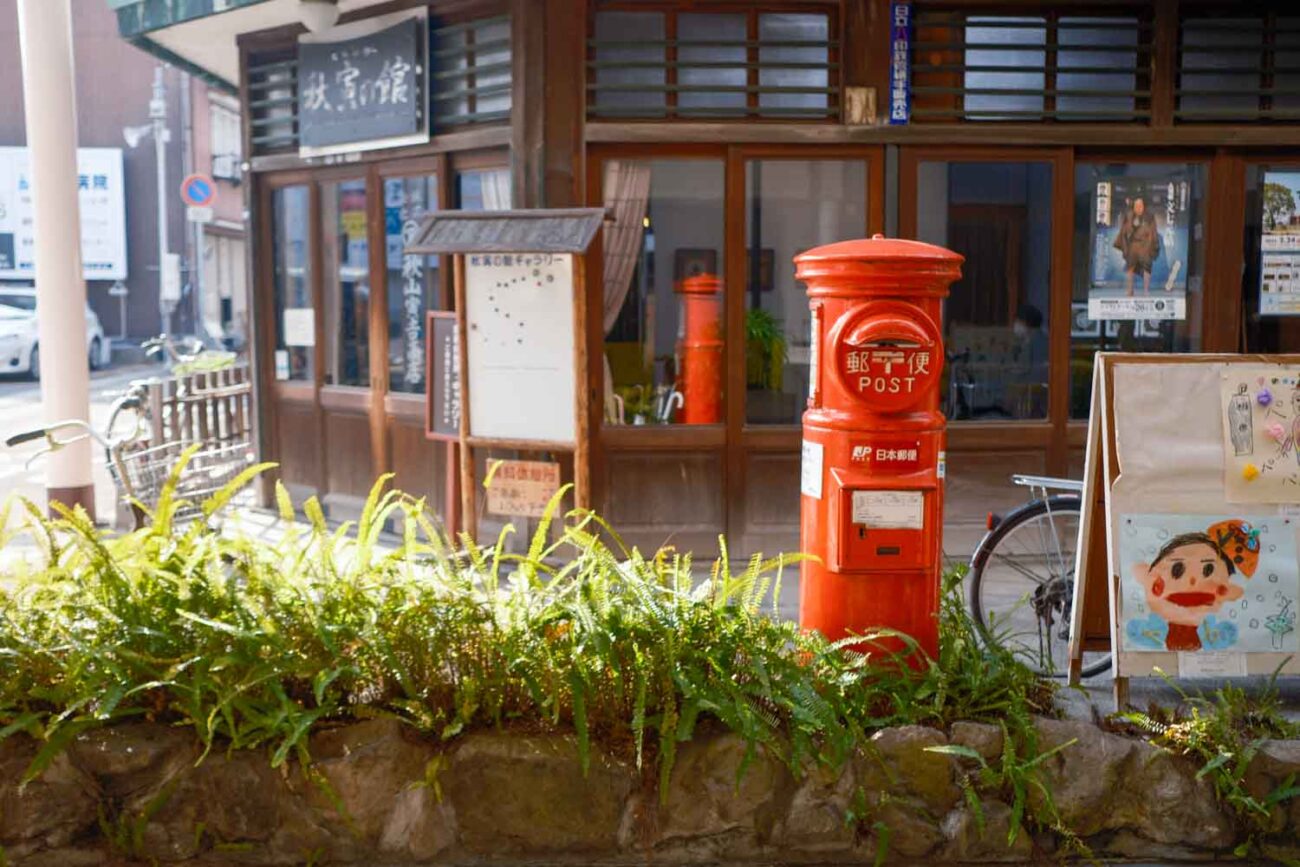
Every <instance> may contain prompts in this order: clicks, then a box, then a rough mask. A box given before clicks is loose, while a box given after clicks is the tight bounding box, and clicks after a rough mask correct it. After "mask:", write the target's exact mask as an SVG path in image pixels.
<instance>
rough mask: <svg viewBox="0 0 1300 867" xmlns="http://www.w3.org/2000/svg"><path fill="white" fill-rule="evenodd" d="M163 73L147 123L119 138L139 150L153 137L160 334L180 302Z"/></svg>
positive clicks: (158, 72)
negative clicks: (170, 229)
mask: <svg viewBox="0 0 1300 867" xmlns="http://www.w3.org/2000/svg"><path fill="white" fill-rule="evenodd" d="M165 73H166V70H165V69H164V67H163V66H162V65H161V64H159V65H158V66H157V67H155V68H154V71H153V95H152V96H151V97H150V99H149V123H147V124H145V125H144V126H128V127H126V128H125V129H123V130H122V136H123V137H124V138H125V139H126V143H127V145H128V146H130V147H133V148H134V147H137V146H139V144H140V142H141V141H142V140H143V139H144V137H145V136H152V137H153V152H154V161H155V169H156V171H157V178H158V180H157V183H158V323H159V333H161V334H169V333H171V313H172V310H173V309H175V307H176V303H177V302H178V301H180V261H179V260H180V257H179V256H172V254H171V252H170V250H169V243H168V239H167V143H168V142H169V141H171V138H172V136H171V131H170V130H168V129H167V83H166V80H165V79H164V78H163V76H164V74H165Z"/></svg>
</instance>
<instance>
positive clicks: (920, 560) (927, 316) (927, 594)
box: [794, 235, 963, 656]
mask: <svg viewBox="0 0 1300 867" xmlns="http://www.w3.org/2000/svg"><path fill="white" fill-rule="evenodd" d="M794 261H795V275H796V277H797V278H798V279H799V280H801V281H803V282H804V283H805V284H806V285H807V287H808V297H809V304H810V308H811V322H812V334H811V347H812V359H811V369H810V373H809V392H810V393H809V397H808V409H807V410H806V411H805V412H804V416H803V456H802V473H801V483H800V489H801V496H800V534H801V543H802V550H803V551H804V552H805V553H808V554H812V555H815V557H816V560H810V561H805V562H804V563H803V566H802V580H801V582H800V590H799V618H800V622H801V623H802V625H803V626H804V627H805V628H807V629H816V630H819V631H820V632H821V633H822V634H823V635H825V636H826V637H827V638H829V639H831V640H833V641H834V640H839V639H841V638H844V637H846V636H849V635H862V634H866V633H869V632H871V631H873V630H878V629H882V628H883V629H889V630H896V631H898V632H903V633H906V634H907V635H910V636H912V638H914V639H915V640H916V641H917V643H918V644H919V646H920V647H921V648H922V649H923V650H924V651H925V652H926V653H928V654H930V655H931V656H934V655H935V654H936V653H937V652H938V644H939V631H938V613H939V572H940V568H941V550H942V544H943V540H942V530H943V479H944V469H945V462H944V449H945V433H944V428H945V419H944V417H943V414H942V412H940V410H939V406H940V395H939V386H940V380H941V377H942V374H943V364H944V354H943V337H942V332H941V330H940V327H941V326H940V323H941V321H942V320H941V316H942V308H941V305H942V303H943V299H944V298H945V297H946V296H947V295H948V287H949V285H950V284H951V283H952V282H953V281H954V280H956V279H957V278H958V277H959V276H960V274H961V263H962V261H963V259H962V257H961V256H959V255H958V254H956V253H953V252H952V251H950V250H945V249H943V248H942V247H936V246H933V245H931V244H923V243H919V242H916V241H902V240H896V239H888V238H883V237H881V236H880V235H876V236H875V237H873V238H870V239H866V240H859V241H844V242H841V243H837V244H829V245H826V246H823V247H817V248H815V249H812V250H809V251H807V252H806V253H802V254H800V255H799V256H796V257H795V260H794ZM883 646H884V648H885V649H889V650H895V649H899V648H900V647H901V646H902V645H901V644H900V643H898V642H884V643H883ZM860 649H863V650H869V649H871V648H869V647H863V648H860Z"/></svg>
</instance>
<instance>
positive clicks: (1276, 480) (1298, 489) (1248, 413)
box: [1219, 365, 1300, 504]
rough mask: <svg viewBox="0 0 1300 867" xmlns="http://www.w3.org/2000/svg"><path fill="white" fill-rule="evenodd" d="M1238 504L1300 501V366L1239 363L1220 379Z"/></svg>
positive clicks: (1230, 488)
mask: <svg viewBox="0 0 1300 867" xmlns="http://www.w3.org/2000/svg"><path fill="white" fill-rule="evenodd" d="M1219 397H1220V409H1221V415H1222V418H1223V467H1224V473H1223V483H1224V489H1225V490H1226V491H1227V496H1228V500H1229V501H1230V502H1233V503H1277V504H1283V503H1300V367H1280V366H1276V365H1275V366H1271V367H1270V366H1257V367H1256V366H1247V365H1234V366H1233V367H1230V368H1228V369H1227V370H1225V371H1224V373H1223V377H1222V380H1221V382H1220V384H1219Z"/></svg>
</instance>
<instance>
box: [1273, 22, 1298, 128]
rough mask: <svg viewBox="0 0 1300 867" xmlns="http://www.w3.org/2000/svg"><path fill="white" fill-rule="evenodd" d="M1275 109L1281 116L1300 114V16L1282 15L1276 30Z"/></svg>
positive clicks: (1274, 49)
mask: <svg viewBox="0 0 1300 867" xmlns="http://www.w3.org/2000/svg"><path fill="white" fill-rule="evenodd" d="M1273 69H1274V70H1278V71H1275V72H1274V73H1273V87H1274V88H1276V89H1277V90H1278V91H1289V93H1282V92H1279V93H1277V94H1274V96H1273V110H1274V111H1275V112H1277V113H1278V117H1279V119H1286V120H1294V119H1296V118H1297V117H1300V18H1278V19H1277V29H1276V30H1275V31H1274V33H1273Z"/></svg>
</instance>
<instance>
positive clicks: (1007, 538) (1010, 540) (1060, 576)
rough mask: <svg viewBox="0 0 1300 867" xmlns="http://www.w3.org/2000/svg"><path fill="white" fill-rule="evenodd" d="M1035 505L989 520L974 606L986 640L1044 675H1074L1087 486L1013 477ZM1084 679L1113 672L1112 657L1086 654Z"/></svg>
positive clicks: (972, 591) (974, 580)
mask: <svg viewBox="0 0 1300 867" xmlns="http://www.w3.org/2000/svg"><path fill="white" fill-rule="evenodd" d="M1011 481H1012V483H1014V484H1016V485H1019V486H1021V487H1025V488H1028V489H1029V493H1030V500H1029V501H1028V502H1027V503H1025V504H1024V505H1022V506H1019V507H1018V508H1016V509H1014V510H1013V511H1011V512H1010V513H1008V514H1007V515H1005V516H1001V517H999V516H997V515H993V514H990V515H989V523H988V528H989V529H988V532H987V533H986V534H985V535H984V538H983V539H982V540H980V543H979V545H978V546H977V547H976V549H975V553H974V554H973V555H972V557H971V561H970V584H969V585H968V597H967V603H968V605H969V607H970V611H971V615H972V617H973V618H974V620H975V625H976V627H977V628H978V629H979V632H980V634H981V635H982V636H983V638H984V640H985V641H986V642H988V643H990V644H997V645H1001V646H1002V647H1005V648H1006V649H1008V650H1010V651H1011V652H1012V653H1014V654H1016V655H1017V656H1019V657H1021V658H1022V659H1023V660H1024V661H1025V662H1026V664H1028V665H1029V667H1030V668H1033V669H1034V670H1035V671H1037V672H1038V673H1039V674H1042V675H1045V676H1053V677H1063V676H1065V675H1066V674H1067V673H1068V669H1069V664H1068V663H1069V643H1070V620H1071V614H1072V612H1073V609H1074V568H1075V552H1076V549H1077V547H1078V538H1079V513H1080V511H1081V505H1082V497H1081V494H1082V492H1083V483H1082V482H1078V481H1073V480H1071V479H1057V478H1051V477H1048V476H1031V475H1019V474H1018V475H1014V476H1012V477H1011ZM1083 662H1084V664H1083V669H1082V674H1083V676H1084V677H1093V676H1095V675H1098V674H1101V673H1102V672H1103V671H1106V670H1107V669H1108V668H1110V666H1111V656H1110V654H1108V653H1107V654H1092V653H1089V654H1086V655H1085V658H1084V661H1083Z"/></svg>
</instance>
